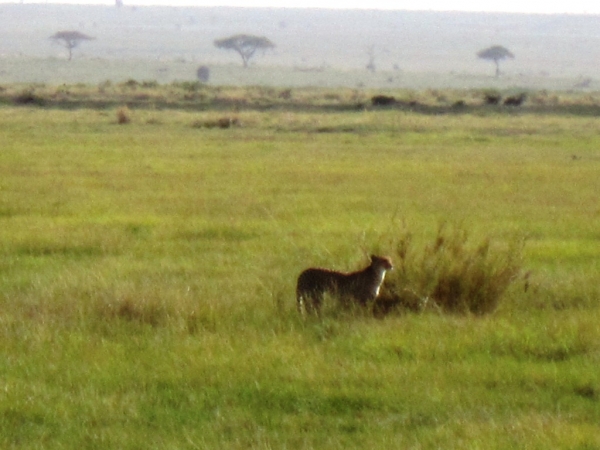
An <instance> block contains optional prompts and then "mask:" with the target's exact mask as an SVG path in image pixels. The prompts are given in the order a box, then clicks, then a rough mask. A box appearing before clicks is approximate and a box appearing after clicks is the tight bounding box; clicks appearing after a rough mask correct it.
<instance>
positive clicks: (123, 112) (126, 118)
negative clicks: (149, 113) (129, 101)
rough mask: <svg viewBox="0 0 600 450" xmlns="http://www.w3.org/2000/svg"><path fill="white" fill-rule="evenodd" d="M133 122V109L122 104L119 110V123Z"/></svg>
mask: <svg viewBox="0 0 600 450" xmlns="http://www.w3.org/2000/svg"><path fill="white" fill-rule="evenodd" d="M129 122H131V110H130V109H129V108H128V107H127V106H122V107H121V108H119V109H118V110H117V123H118V124H120V125H125V124H127V123H129Z"/></svg>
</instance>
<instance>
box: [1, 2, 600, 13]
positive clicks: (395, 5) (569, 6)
mask: <svg viewBox="0 0 600 450" xmlns="http://www.w3.org/2000/svg"><path fill="white" fill-rule="evenodd" d="M0 3H21V2H20V1H15V0H0ZM22 3H72V4H74V3H79V4H87V5H93V4H102V5H114V3H115V2H114V0H49V1H45V0H37V1H32V0H24V1H23V2H22ZM124 4H125V5H169V6H242V7H253V6H276V7H290V8H291V7H303V8H307V7H310V8H336V9H339V8H344V9H346V8H348V9H351V8H359V9H410V10H438V11H455V10H461V11H505V12H524V13H542V14H555V13H571V14H581V13H588V14H600V1H598V0H570V1H547V0H546V1H544V0H419V1H416V2H415V1H414V0H412V1H411V0H170V1H169V0H124Z"/></svg>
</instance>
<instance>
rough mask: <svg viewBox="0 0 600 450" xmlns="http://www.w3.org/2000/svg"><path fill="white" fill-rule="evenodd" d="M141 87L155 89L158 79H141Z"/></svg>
mask: <svg viewBox="0 0 600 450" xmlns="http://www.w3.org/2000/svg"><path fill="white" fill-rule="evenodd" d="M142 87H143V88H149V89H156V88H157V87H158V81H156V80H146V81H142Z"/></svg>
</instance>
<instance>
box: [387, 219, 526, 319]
mask: <svg viewBox="0 0 600 450" xmlns="http://www.w3.org/2000/svg"><path fill="white" fill-rule="evenodd" d="M394 247H395V248H394V250H393V255H392V259H393V260H394V264H395V266H396V270H395V271H394V272H391V273H390V276H389V277H388V278H386V283H385V285H384V290H383V291H382V295H381V299H380V300H379V301H378V303H379V304H378V305H376V312H377V311H378V312H380V313H383V314H385V313H387V312H389V311H390V310H391V309H393V308H396V307H402V308H408V309H412V310H414V309H422V308H424V307H425V306H432V307H434V308H436V309H439V310H440V311H443V312H447V313H460V314H467V313H471V314H477V315H481V314H487V313H491V312H493V311H494V310H495V309H496V308H497V306H498V304H499V302H500V300H501V298H502V296H503V295H504V293H505V292H506V290H507V288H508V287H509V286H510V285H511V283H513V282H514V281H515V280H516V279H517V276H518V275H519V273H520V272H521V259H522V251H523V243H522V241H521V240H514V241H512V242H510V243H509V244H508V245H500V244H495V243H493V242H492V240H491V239H489V238H486V239H484V240H483V241H482V242H481V243H479V244H476V245H474V244H472V243H471V241H470V239H469V235H468V233H467V232H466V231H465V230H463V229H460V228H452V227H448V226H446V225H442V226H440V228H439V229H438V232H437V235H436V236H435V238H434V240H433V242H432V243H430V244H428V245H425V246H424V248H422V249H420V250H419V249H416V248H415V246H414V244H413V238H412V235H411V234H410V233H409V232H406V231H405V232H403V233H402V235H401V236H400V237H399V239H398V240H397V242H396V243H395V245H394Z"/></svg>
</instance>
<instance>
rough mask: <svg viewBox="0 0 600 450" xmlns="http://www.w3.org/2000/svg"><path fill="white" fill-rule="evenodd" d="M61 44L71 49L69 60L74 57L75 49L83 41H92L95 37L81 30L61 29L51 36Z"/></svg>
mask: <svg viewBox="0 0 600 450" xmlns="http://www.w3.org/2000/svg"><path fill="white" fill-rule="evenodd" d="M50 39H52V40H54V41H55V42H56V43H58V44H59V45H62V46H63V47H65V48H66V49H67V50H68V51H69V61H71V58H73V49H74V48H77V47H79V44H81V43H82V42H83V41H91V40H93V39H95V38H93V37H91V36H88V35H87V34H83V33H80V32H79V31H59V32H58V33H55V34H53V35H52V36H50Z"/></svg>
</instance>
